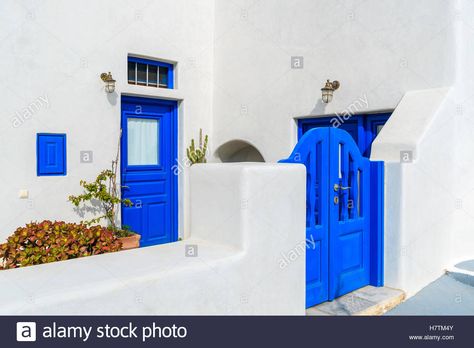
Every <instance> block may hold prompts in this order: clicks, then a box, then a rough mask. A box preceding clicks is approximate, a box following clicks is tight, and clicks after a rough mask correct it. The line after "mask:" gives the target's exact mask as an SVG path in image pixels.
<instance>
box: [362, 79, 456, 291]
mask: <svg viewBox="0 0 474 348" xmlns="http://www.w3.org/2000/svg"><path fill="white" fill-rule="evenodd" d="M450 93H452V91H451V92H450V89H448V88H438V89H429V90H422V91H413V92H409V93H407V94H405V96H404V97H403V98H402V100H401V101H400V103H399V105H398V106H397V108H396V109H395V111H394V112H393V114H392V116H391V118H390V120H389V121H388V122H387V124H386V125H385V127H384V128H383V129H382V131H381V132H380V134H379V136H378V137H377V139H376V140H375V141H374V143H373V144H372V155H371V159H372V160H383V161H385V231H384V232H385V285H387V286H390V287H394V288H399V289H403V290H404V291H405V292H406V293H407V296H411V295H413V294H415V293H416V292H417V291H419V290H420V289H421V288H423V287H424V286H426V285H427V284H429V283H430V282H431V281H433V280H435V279H436V278H438V277H439V276H441V275H442V274H443V272H444V270H445V269H446V268H447V266H448V265H449V264H450V262H451V260H452V257H453V255H452V254H451V248H450V243H451V238H452V235H453V226H454V219H453V212H455V210H456V199H455V197H454V196H453V183H454V180H455V178H456V176H455V175H456V174H455V171H454V165H453V164H454V161H455V158H454V156H453V153H452V149H453V148H454V144H455V138H456V137H455V125H454V123H453V122H452V115H453V114H452V111H453V107H452V106H453V105H452V103H451V101H450V96H451V94H450ZM406 151H409V152H410V153H411V154H409V155H408V156H412V161H411V162H406V163H405V162H404V163H401V162H400V161H401V159H400V156H401V155H400V153H401V152H406ZM406 158H408V157H406Z"/></svg>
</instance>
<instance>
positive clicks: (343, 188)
mask: <svg viewBox="0 0 474 348" xmlns="http://www.w3.org/2000/svg"><path fill="white" fill-rule="evenodd" d="M350 188H351V187H350V186H340V185H339V184H334V191H335V192H337V191H339V190H341V191H343V190H349V189H350Z"/></svg>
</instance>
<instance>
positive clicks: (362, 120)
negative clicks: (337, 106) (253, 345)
mask: <svg viewBox="0 0 474 348" xmlns="http://www.w3.org/2000/svg"><path fill="white" fill-rule="evenodd" d="M390 116H391V113H378V114H366V115H352V116H351V117H350V118H348V119H347V120H344V119H342V118H341V117H340V116H339V117H338V116H331V117H317V118H304V119H299V120H298V139H301V137H302V136H303V135H304V134H305V133H306V132H307V131H309V130H310V129H313V128H318V127H333V128H338V129H342V130H345V131H346V132H348V133H349V134H350V135H351V136H352V138H353V139H354V141H355V142H356V144H357V146H358V147H359V150H360V152H361V153H362V154H363V156H365V157H370V151H371V147H372V142H373V141H374V139H375V137H376V136H377V134H378V133H379V132H380V130H381V128H382V127H383V125H384V124H385V123H386V122H387V121H388V119H389V118H390Z"/></svg>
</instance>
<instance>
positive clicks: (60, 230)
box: [0, 220, 122, 269]
mask: <svg viewBox="0 0 474 348" xmlns="http://www.w3.org/2000/svg"><path fill="white" fill-rule="evenodd" d="M121 248H122V244H121V242H120V241H119V240H118V239H117V237H116V236H115V233H114V232H113V231H112V230H110V229H108V228H105V227H102V226H92V227H87V226H86V225H84V224H75V223H66V222H64V221H55V222H51V221H48V220H45V221H43V222H40V223H37V222H31V223H29V224H27V225H26V226H25V227H19V228H17V229H16V231H15V232H14V233H13V234H12V235H11V236H10V237H8V239H7V242H6V243H3V244H0V269H10V268H18V267H23V266H31V265H38V264H42V263H49V262H55V261H62V260H67V259H74V258H78V257H83V256H90V255H98V254H104V253H109V252H114V251H119V250H120V249H121Z"/></svg>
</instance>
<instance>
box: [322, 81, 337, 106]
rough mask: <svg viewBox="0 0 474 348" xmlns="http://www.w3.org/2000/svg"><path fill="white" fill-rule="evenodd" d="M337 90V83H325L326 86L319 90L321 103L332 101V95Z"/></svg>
mask: <svg viewBox="0 0 474 348" xmlns="http://www.w3.org/2000/svg"><path fill="white" fill-rule="evenodd" d="M338 88H339V81H333V82H331V81H329V80H327V81H326V85H325V86H324V87H323V88H321V93H322V96H323V102H325V103H326V104H327V103H330V102H331V100H332V94H333V92H334V91H335V90H336V89H338Z"/></svg>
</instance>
